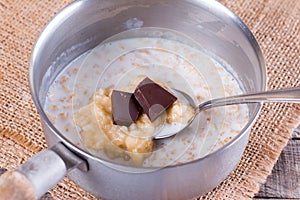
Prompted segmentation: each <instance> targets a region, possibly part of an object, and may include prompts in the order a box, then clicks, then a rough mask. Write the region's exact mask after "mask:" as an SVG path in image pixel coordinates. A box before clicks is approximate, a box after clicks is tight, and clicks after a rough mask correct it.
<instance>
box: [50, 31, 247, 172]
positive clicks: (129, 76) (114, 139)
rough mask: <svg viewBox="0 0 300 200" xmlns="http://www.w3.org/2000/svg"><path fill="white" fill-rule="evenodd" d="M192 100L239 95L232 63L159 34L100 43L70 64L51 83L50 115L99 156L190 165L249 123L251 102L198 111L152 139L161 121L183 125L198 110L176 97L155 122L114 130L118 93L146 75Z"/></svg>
mask: <svg viewBox="0 0 300 200" xmlns="http://www.w3.org/2000/svg"><path fill="white" fill-rule="evenodd" d="M145 75H146V76H147V77H149V78H150V79H151V80H155V82H157V83H159V85H162V86H163V85H166V86H167V87H169V88H176V89H178V90H181V91H184V92H186V93H188V94H189V95H190V96H192V97H193V98H194V99H193V100H194V101H195V103H196V104H199V103H201V102H204V101H206V100H209V99H211V98H216V97H222V96H229V95H237V94H240V93H242V86H241V85H240V84H239V82H238V80H237V79H236V77H237V76H236V75H235V73H234V72H233V70H232V69H231V67H230V66H227V65H226V64H225V63H224V62H222V63H220V62H217V61H216V59H213V58H212V57H210V56H208V55H207V54H205V53H204V52H203V51H201V50H199V49H197V48H194V47H192V46H190V45H186V44H184V43H181V42H179V41H175V40H169V39H164V38H159V37H157V38H155V37H140V38H128V39H118V40H115V41H111V42H106V43H103V44H100V45H99V46H97V47H96V48H95V49H93V50H92V51H91V52H88V53H86V54H83V55H81V56H80V57H78V58H77V59H76V60H74V61H73V62H72V63H70V64H69V65H68V66H67V67H66V68H65V69H64V70H63V71H62V72H61V73H60V74H59V75H58V76H57V78H56V79H55V80H54V82H53V84H52V85H51V86H50V88H49V91H48V94H47V98H46V102H45V110H46V113H47V115H48V118H49V119H50V120H51V122H52V123H53V124H54V126H55V127H56V128H57V129H58V130H59V131H61V132H63V133H64V134H65V136H66V137H67V138H68V139H70V140H71V141H72V142H73V143H75V144H76V145H78V146H80V147H81V148H83V149H86V150H87V151H89V152H91V153H92V154H93V155H95V156H97V157H100V158H103V159H111V160H112V161H114V162H118V163H123V164H130V165H138V166H145V167H148V166H156V167H161V166H167V165H174V164H180V163H185V162H189V161H192V160H195V159H198V158H201V157H203V156H205V155H207V154H209V153H211V152H214V151H216V150H217V149H219V148H221V147H222V146H224V145H225V144H227V143H228V142H230V141H231V140H232V139H233V138H234V137H236V136H237V135H238V134H239V133H240V131H241V130H242V129H243V127H244V126H245V125H246V123H247V122H248V107H247V105H233V106H226V107H219V108H213V109H210V110H207V111H204V112H203V113H200V114H199V115H198V116H197V117H196V118H195V120H194V121H193V122H192V124H191V125H190V126H189V127H188V128H187V129H184V130H183V131H182V132H180V133H179V134H177V135H176V136H174V137H171V138H167V139H164V140H161V141H153V140H152V136H153V134H154V132H155V129H156V128H158V127H160V126H161V125H163V124H165V123H166V124H167V126H168V125H170V124H171V126H170V127H169V128H173V127H174V126H172V125H175V126H179V127H182V126H184V124H185V123H187V122H188V121H189V119H190V118H191V116H192V115H193V110H192V108H191V107H189V106H188V104H187V103H186V102H184V100H183V98H182V97H177V98H178V100H177V101H175V103H174V104H173V105H171V107H170V108H169V109H167V110H166V112H165V113H164V114H162V115H160V116H159V117H158V118H157V119H155V120H154V121H151V120H150V119H149V117H148V116H147V115H146V114H145V113H143V114H141V115H140V116H139V118H138V120H137V121H136V122H135V123H132V124H130V125H129V126H124V125H114V124H113V121H114V120H113V119H112V107H111V106H112V105H111V94H112V91H113V90H120V91H124V92H129V93H133V91H134V88H136V87H137V85H138V83H140V81H141V80H143V79H144V78H145Z"/></svg>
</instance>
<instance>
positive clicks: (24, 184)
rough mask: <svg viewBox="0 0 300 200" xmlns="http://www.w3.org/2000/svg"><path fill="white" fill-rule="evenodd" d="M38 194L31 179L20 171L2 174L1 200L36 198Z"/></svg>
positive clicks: (30, 199) (31, 199)
mask: <svg viewBox="0 0 300 200" xmlns="http://www.w3.org/2000/svg"><path fill="white" fill-rule="evenodd" d="M34 199H36V194H35V191H34V188H33V186H32V185H31V183H30V182H29V180H28V179H27V178H26V177H25V176H24V175H23V174H21V173H20V172H18V171H7V172H5V173H4V174H3V175H1V176H0V200H34Z"/></svg>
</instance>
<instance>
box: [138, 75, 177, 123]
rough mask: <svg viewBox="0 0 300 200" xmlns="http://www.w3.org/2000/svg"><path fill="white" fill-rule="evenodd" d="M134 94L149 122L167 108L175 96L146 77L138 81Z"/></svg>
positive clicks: (174, 99)
mask: <svg viewBox="0 0 300 200" xmlns="http://www.w3.org/2000/svg"><path fill="white" fill-rule="evenodd" d="M134 96H135V98H136V100H137V101H138V102H139V104H140V105H141V106H142V108H143V109H144V112H145V113H146V114H147V116H148V117H149V119H150V120H151V122H153V121H154V120H155V119H157V118H158V117H159V116H160V115H161V114H162V113H163V112H164V111H165V110H166V109H168V108H169V107H170V106H171V105H172V104H173V103H174V102H175V101H176V100H177V98H176V97H175V96H174V95H173V94H171V93H170V92H169V91H167V90H166V89H164V88H163V87H161V86H160V85H158V84H157V83H155V82H153V81H152V80H151V79H149V78H148V77H147V78H145V79H144V80H143V81H142V82H140V83H139V85H138V86H137V88H136V90H135V91H134Z"/></svg>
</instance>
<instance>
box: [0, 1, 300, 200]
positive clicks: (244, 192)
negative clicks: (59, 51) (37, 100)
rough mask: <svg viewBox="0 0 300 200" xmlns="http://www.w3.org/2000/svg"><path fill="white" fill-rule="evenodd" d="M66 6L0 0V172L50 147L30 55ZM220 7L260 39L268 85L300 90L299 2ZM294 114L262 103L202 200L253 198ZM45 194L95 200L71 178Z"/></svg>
mask: <svg viewBox="0 0 300 200" xmlns="http://www.w3.org/2000/svg"><path fill="white" fill-rule="evenodd" d="M69 2H71V1H70V0H68V1H61V0H52V1H50V0H49V1H38V0H0V66H1V67H0V145H1V147H0V148H1V150H0V168H6V169H14V168H16V167H17V166H18V165H20V164H21V163H23V162H24V161H25V160H27V159H28V158H30V157H31V156H32V155H34V154H36V153H37V152H39V151H41V150H42V149H44V148H46V147H47V145H46V143H45V140H44V136H43V131H42V129H41V126H40V121H39V117H38V114H37V111H36V109H35V107H34V105H33V102H32V100H31V96H30V92H29V87H28V80H27V73H28V65H29V58H30V53H31V49H32V47H33V44H34V42H35V40H36V39H37V37H38V34H39V33H40V31H41V30H42V28H43V27H44V25H45V23H46V22H47V21H48V20H50V18H51V17H52V16H53V15H54V14H55V13H56V12H57V11H59V10H60V9H61V8H62V7H63V6H65V5H67V4H68V3H69ZM221 3H223V4H225V5H226V6H227V7H229V8H230V9H232V10H233V11H234V12H235V13H236V14H238V15H239V16H240V17H241V18H242V19H243V20H244V22H245V23H246V24H247V25H248V26H249V28H250V29H251V30H252V32H253V33H254V35H255V36H256V38H257V39H258V42H259V44H260V46H261V47H262V49H263V52H264V55H265V58H266V65H267V71H268V76H269V79H268V88H269V89H278V88H284V87H293V86H300V70H299V69H300V1H299V0H255V1H253V0H221ZM299 112H300V107H299V106H297V105H293V104H283V103H280V104H279V103H273V104H266V105H264V107H263V109H262V111H261V113H260V116H259V118H258V120H257V122H256V123H255V124H254V127H253V129H252V133H251V137H250V141H249V144H248V146H247V148H246V151H245V153H244V155H243V157H242V159H241V161H240V163H239V165H238V166H237V168H236V169H235V170H234V171H233V172H232V173H231V174H230V176H229V177H228V178H227V179H226V180H225V181H223V183H221V184H220V185H219V186H218V187H217V188H215V189H214V190H213V191H211V192H210V193H208V194H207V195H206V196H203V197H201V198H202V199H247V198H251V197H253V196H254V195H255V193H256V192H258V190H259V186H260V185H261V184H262V183H263V182H264V181H265V180H266V177H267V176H268V175H269V174H270V173H271V170H272V167H273V165H274V164H275V162H276V160H277V159H278V157H279V155H280V153H281V150H282V149H283V147H284V146H285V145H286V144H287V141H288V140H289V138H290V137H291V133H292V130H293V128H294V127H295V126H296V125H297V124H298V122H299V117H300V114H299ZM50 193H51V194H52V197H53V198H54V199H94V197H93V196H91V195H90V194H88V193H87V192H85V191H84V190H82V189H80V188H79V187H78V186H76V185H75V184H74V183H73V182H72V181H70V180H69V179H68V178H65V179H64V180H63V181H61V182H60V183H59V184H58V185H57V186H56V187H55V188H54V189H52V190H51V191H50ZM0 195H1V194H0Z"/></svg>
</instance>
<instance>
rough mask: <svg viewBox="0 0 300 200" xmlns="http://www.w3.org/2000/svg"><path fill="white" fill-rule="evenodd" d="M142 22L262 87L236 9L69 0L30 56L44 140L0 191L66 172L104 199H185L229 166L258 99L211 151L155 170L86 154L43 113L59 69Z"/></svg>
mask: <svg viewBox="0 0 300 200" xmlns="http://www.w3.org/2000/svg"><path fill="white" fill-rule="evenodd" d="M143 27H159V28H163V29H168V30H173V31H176V32H178V33H182V34H185V35H187V36H189V37H190V38H192V39H193V40H194V41H195V42H196V43H198V44H200V45H201V47H202V48H203V49H205V51H207V52H209V53H210V54H211V55H214V56H216V57H218V58H221V59H222V60H224V61H226V63H228V64H229V65H230V66H232V68H233V70H234V72H235V74H236V76H237V77H238V79H239V80H240V81H241V82H242V84H243V86H244V90H245V92H257V91H264V90H265V87H266V72H265V66H264V60H263V56H262V53H261V50H260V48H259V45H258V43H257V41H256V39H255V38H254V36H253V35H252V33H251V32H250V30H249V29H248V28H247V26H246V25H245V24H244V23H243V22H242V20H241V19H240V18H239V17H238V16H236V15H235V14H234V13H233V12H231V11H230V10H229V9H227V8H226V7H224V6H223V5H222V4H220V3H218V2H217V1H206V0H152V1H148V0H139V1H136V0H78V1H74V2H73V3H71V4H70V5H68V6H66V7H65V8H64V9H63V10H61V11H60V12H59V13H58V14H57V15H56V16H55V17H54V18H53V19H52V20H51V21H50V22H49V23H48V24H47V26H46V27H45V28H44V30H43V31H42V33H41V34H40V36H39V38H38V40H37V42H36V44H35V46H34V49H33V51H32V56H31V60H30V72H29V80H30V89H31V93H32V98H33V100H34V102H35V105H36V108H37V110H38V112H39V115H40V117H41V122H42V126H43V130H44V134H45V137H46V141H47V144H48V146H49V148H48V149H46V150H44V151H42V152H40V153H39V154H37V155H36V156H34V157H33V158H31V159H30V160H29V161H27V162H26V163H24V164H23V165H21V166H20V167H19V168H18V169H16V170H15V171H13V172H7V173H6V174H5V175H4V176H2V177H1V181H0V183H1V184H0V185H2V186H1V187H0V188H1V189H0V191H1V192H0V193H1V195H0V196H1V197H0V199H3V198H4V199H9V198H11V199H18V198H19V199H35V198H39V197H41V196H42V195H43V194H44V193H45V192H47V191H48V190H49V189H51V188H52V187H54V186H55V185H56V184H57V183H58V182H59V181H60V180H61V179H63V178H64V177H65V176H66V175H67V176H68V177H70V178H71V179H72V180H73V181H74V182H75V183H76V184H78V185H79V186H80V187H81V188H83V189H84V190H86V191H88V192H89V193H91V194H93V195H94V196H96V197H101V198H104V199H190V198H193V197H196V196H199V195H203V194H205V193H207V192H209V191H211V190H212V189H213V188H214V187H216V186H217V185H218V184H219V183H221V182H222V181H223V180H224V179H225V178H226V177H227V176H228V174H229V173H230V172H231V171H232V170H233V169H234V168H235V166H236V165H237V163H238V162H239V160H240V158H241V156H242V154H243V151H244V149H245V147H246V145H247V142H248V137H249V134H250V129H251V125H252V124H253V122H254V121H255V119H256V117H257V116H258V113H259V110H260V107H261V104H252V105H249V106H248V109H249V120H248V122H247V123H246V125H245V126H244V127H243V128H242V129H241V131H240V133H239V134H238V135H236V136H235V137H234V138H233V139H232V140H231V141H230V142H228V143H227V144H225V145H224V146H222V147H220V148H219V149H217V150H216V151H213V152H211V153H209V154H207V155H205V156H203V157H201V158H199V159H196V160H194V161H191V162H187V163H181V164H177V165H170V166H164V167H161V168H157V169H155V170H154V169H151V170H149V169H148V168H147V169H145V168H144V167H139V166H130V165H122V164H119V163H116V162H113V161H111V160H109V159H101V158H99V157H97V156H94V155H93V154H92V153H91V152H89V151H87V150H86V149H84V148H82V147H81V146H78V144H76V143H75V142H73V141H72V140H71V139H70V138H68V137H67V136H66V135H65V133H64V132H63V131H58V130H57V128H56V127H55V126H54V125H53V124H52V123H51V120H50V119H49V118H48V117H47V115H46V112H45V110H44V104H45V97H46V94H47V91H48V89H49V85H51V82H52V81H53V80H54V78H55V77H56V76H57V75H58V74H59V72H61V71H62V70H63V69H64V68H65V67H66V66H67V65H68V64H69V63H70V62H71V61H72V60H74V59H75V58H76V57H78V56H79V55H81V54H83V53H85V52H88V51H90V50H91V49H93V48H94V47H96V46H97V45H98V44H99V43H101V42H103V41H105V40H106V39H107V38H110V37H111V36H113V35H116V34H118V33H120V32H123V31H128V30H131V29H139V28H143ZM18 195H19V196H18Z"/></svg>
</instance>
